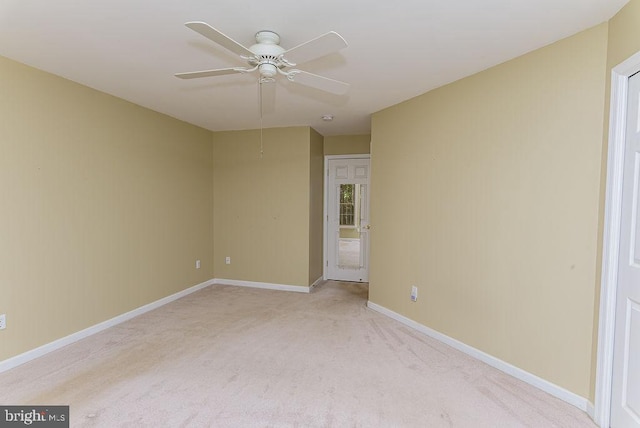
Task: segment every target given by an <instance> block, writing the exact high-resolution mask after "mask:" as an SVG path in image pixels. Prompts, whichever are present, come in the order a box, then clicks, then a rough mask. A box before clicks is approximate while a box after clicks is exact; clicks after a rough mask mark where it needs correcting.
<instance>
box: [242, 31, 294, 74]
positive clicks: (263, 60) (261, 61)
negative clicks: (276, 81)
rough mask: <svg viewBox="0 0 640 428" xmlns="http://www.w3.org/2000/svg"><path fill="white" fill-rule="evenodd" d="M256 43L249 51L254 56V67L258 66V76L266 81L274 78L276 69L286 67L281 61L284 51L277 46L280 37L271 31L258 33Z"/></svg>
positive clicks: (276, 72)
mask: <svg viewBox="0 0 640 428" xmlns="http://www.w3.org/2000/svg"><path fill="white" fill-rule="evenodd" d="M256 42H257V43H256V44H255V45H253V46H251V47H250V48H249V50H250V51H251V52H253V53H254V54H255V56H256V58H255V65H258V70H259V71H260V75H261V76H262V77H265V78H268V79H270V78H273V77H275V75H276V74H278V69H282V68H283V67H285V66H286V64H285V63H284V62H283V61H282V59H281V55H282V54H283V53H284V52H285V50H284V48H282V47H281V46H280V45H279V43H280V36H278V34H277V33H274V32H273V31H266V30H265V31H258V32H257V33H256ZM250 62H251V61H250Z"/></svg>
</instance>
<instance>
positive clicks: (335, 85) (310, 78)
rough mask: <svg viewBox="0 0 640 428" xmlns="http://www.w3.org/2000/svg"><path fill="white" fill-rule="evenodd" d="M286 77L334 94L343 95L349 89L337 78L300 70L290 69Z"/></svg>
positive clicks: (346, 84)
mask: <svg viewBox="0 0 640 428" xmlns="http://www.w3.org/2000/svg"><path fill="white" fill-rule="evenodd" d="M287 78H288V79H289V80H290V81H292V82H294V83H299V84H301V85H305V86H309V87H311V88H315V89H320V90H321V91H325V92H330V93H332V94H336V95H344V94H346V93H347V91H348V90H349V86H350V85H349V84H348V83H345V82H341V81H339V80H333V79H329V78H328V77H322V76H318V75H317V74H313V73H309V72H307V71H302V70H291V71H289V73H288V76H287Z"/></svg>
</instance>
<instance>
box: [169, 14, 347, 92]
mask: <svg viewBox="0 0 640 428" xmlns="http://www.w3.org/2000/svg"><path fill="white" fill-rule="evenodd" d="M185 25H186V26H187V27H188V28H190V29H192V30H193V31H195V32H197V33H199V34H201V35H202V36H204V37H206V38H207V39H209V40H211V41H213V42H215V43H217V44H219V45H220V46H222V47H224V48H225V49H227V50H229V51H231V52H233V53H235V54H236V55H238V56H239V57H240V58H241V59H242V60H244V61H245V62H246V63H247V64H248V65H249V67H232V68H221V69H214V70H203V71H192V72H186V73H177V74H176V77H179V78H181V79H194V78H200V77H213V76H223V75H227V74H236V73H252V72H254V71H256V70H257V71H258V73H259V75H260V83H264V82H271V81H273V80H274V79H275V77H276V76H277V75H278V74H282V75H284V76H286V77H287V80H289V81H290V82H293V83H297V84H301V85H305V86H309V87H312V88H315V89H319V90H322V91H326V92H330V93H333V94H336V95H343V94H345V93H346V92H347V91H348V90H349V84H348V83H345V82H341V81H338V80H334V79H329V78H327V77H323V76H318V75H317V74H313V73H309V72H306V71H303V70H298V69H293V68H292V67H295V66H297V64H299V63H303V62H307V61H311V60H313V59H316V58H320V57H323V56H325V55H328V54H330V53H333V52H337V51H338V50H340V49H343V48H345V47H347V42H346V41H345V40H344V39H343V38H342V36H340V35H339V34H338V33H336V32H334V31H330V32H328V33H326V34H323V35H321V36H319V37H316V38H315V39H312V40H309V41H308V42H305V43H302V44H300V45H298V46H295V47H293V48H291V49H288V50H287V49H284V48H283V47H282V46H280V36H279V35H278V34H277V33H275V32H273V31H269V30H262V31H258V32H257V33H256V34H255V39H256V43H255V44H254V45H252V46H251V47H250V48H247V47H245V46H243V45H241V44H240V43H238V42H236V41H235V40H233V39H232V38H230V37H229V36H227V35H225V34H223V33H222V32H221V31H219V30H216V29H215V28H213V27H211V26H210V25H209V24H206V23H204V22H200V21H194V22H187V23H186V24H185Z"/></svg>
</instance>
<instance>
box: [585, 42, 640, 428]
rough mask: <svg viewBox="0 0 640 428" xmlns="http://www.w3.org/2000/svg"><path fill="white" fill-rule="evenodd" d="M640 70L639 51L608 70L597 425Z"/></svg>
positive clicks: (604, 414) (606, 396)
mask: <svg viewBox="0 0 640 428" xmlns="http://www.w3.org/2000/svg"><path fill="white" fill-rule="evenodd" d="M638 71H640V52H638V53H636V54H635V55H633V56H631V57H630V58H628V59H627V60H625V61H624V62H622V63H621V64H619V65H617V66H616V67H614V68H613V69H612V70H611V106H610V112H609V147H608V154H607V190H606V196H605V208H604V234H603V237H602V240H603V242H602V277H601V280H600V281H601V284H600V311H599V314H600V318H599V320H598V364H597V368H596V397H595V406H594V408H595V409H594V415H593V416H594V417H593V420H594V421H595V423H596V424H598V426H601V427H608V426H609V422H610V420H611V379H612V377H613V349H614V335H615V317H616V294H617V290H618V258H619V253H620V250H619V248H620V223H621V219H622V176H623V172H624V147H625V136H626V124H627V120H626V119H627V91H628V87H629V77H631V76H632V75H634V74H635V73H637V72H638Z"/></svg>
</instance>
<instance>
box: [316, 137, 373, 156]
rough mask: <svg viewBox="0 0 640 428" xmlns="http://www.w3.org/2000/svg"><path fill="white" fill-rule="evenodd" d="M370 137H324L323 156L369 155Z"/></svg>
mask: <svg viewBox="0 0 640 428" xmlns="http://www.w3.org/2000/svg"><path fill="white" fill-rule="evenodd" d="M370 143H371V135H369V134H366V135H337V136H333V137H324V154H325V155H362V154H368V153H370Z"/></svg>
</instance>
